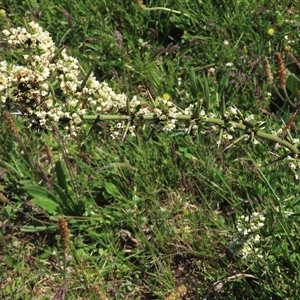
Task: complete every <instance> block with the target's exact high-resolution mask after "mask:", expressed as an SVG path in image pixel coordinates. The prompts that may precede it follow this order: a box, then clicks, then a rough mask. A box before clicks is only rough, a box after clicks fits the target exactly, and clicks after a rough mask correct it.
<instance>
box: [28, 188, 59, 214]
mask: <svg viewBox="0 0 300 300" xmlns="http://www.w3.org/2000/svg"><path fill="white" fill-rule="evenodd" d="M24 189H25V190H26V192H27V193H28V194H29V195H30V196H31V197H33V200H32V201H33V203H34V204H35V205H37V206H38V207H40V208H41V209H43V210H45V211H46V212H47V213H49V214H53V213H59V212H60V206H59V204H58V203H57V202H58V201H57V199H56V198H55V196H54V195H52V194H51V193H50V192H49V191H48V190H46V189H45V188H43V187H41V186H29V185H28V186H24Z"/></svg>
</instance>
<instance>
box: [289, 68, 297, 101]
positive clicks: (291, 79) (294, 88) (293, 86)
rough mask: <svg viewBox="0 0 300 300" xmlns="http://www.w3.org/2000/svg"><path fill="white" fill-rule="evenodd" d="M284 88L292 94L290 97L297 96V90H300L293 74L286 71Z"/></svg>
mask: <svg viewBox="0 0 300 300" xmlns="http://www.w3.org/2000/svg"><path fill="white" fill-rule="evenodd" d="M286 87H287V89H288V90H289V91H290V92H291V93H292V97H293V96H295V95H296V94H297V90H299V89H300V80H299V78H298V77H297V76H295V74H293V73H291V72H289V71H288V70H287V80H286Z"/></svg>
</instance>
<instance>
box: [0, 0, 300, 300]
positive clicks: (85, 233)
mask: <svg viewBox="0 0 300 300" xmlns="http://www.w3.org/2000/svg"><path fill="white" fill-rule="evenodd" d="M11 2H12V1H5V0H2V1H0V9H3V10H4V11H5V15H4V14H3V12H2V14H1V17H0V28H1V31H2V30H4V29H9V28H11V27H17V26H21V27H24V26H25V27H26V26H27V24H28V23H29V22H30V21H32V20H34V21H36V22H37V23H38V24H39V25H40V26H42V27H43V29H44V30H46V31H48V32H49V33H50V34H51V36H52V38H53V40H54V41H55V44H56V46H57V47H58V48H60V47H61V46H65V47H66V49H67V52H68V53H69V54H70V55H72V56H74V57H76V58H78V60H79V62H80V65H81V66H82V69H83V70H84V72H88V70H89V69H90V68H91V66H94V74H95V76H96V77H97V79H98V80H99V81H100V82H102V81H106V82H107V83H108V84H109V86H110V87H111V88H112V89H113V90H114V91H116V93H125V94H126V95H127V96H128V99H132V97H133V96H134V95H137V96H138V99H139V100H140V101H141V102H142V105H144V106H152V107H153V105H154V106H155V105H156V104H157V100H155V99H157V98H158V97H163V95H164V94H168V95H169V97H170V100H171V101H172V102H173V103H175V104H176V106H178V107H180V108H182V109H185V108H186V107H188V106H189V105H190V104H192V103H197V105H198V106H199V107H200V105H201V103H202V105H203V107H204V109H205V113H206V115H208V116H209V117H210V118H213V117H214V118H218V119H222V120H223V121H222V122H223V123H222V124H224V126H223V127H222V126H221V127H222V128H221V127H219V128H217V129H216V128H214V127H213V126H212V124H211V123H210V122H205V121H203V120H201V118H200V120H198V121H197V120H196V119H197V118H195V120H194V121H195V122H196V123H195V124H198V129H194V130H191V132H190V134H185V133H184V132H183V131H181V130H179V129H180V127H179V126H177V127H176V130H174V131H172V132H169V133H167V132H162V131H161V130H159V125H160V124H157V123H156V125H155V126H150V124H151V122H152V124H155V121H153V120H150V121H139V122H137V121H136V120H135V121H136V123H135V124H136V125H137V129H136V135H135V136H132V135H130V134H127V135H125V138H124V139H123V140H122V135H123V133H124V131H123V132H122V134H121V138H117V139H112V138H111V137H110V130H112V128H113V126H114V124H115V122H114V121H103V120H102V121H99V122H94V123H92V122H87V124H88V127H87V128H86V129H84V130H85V131H84V132H83V133H82V134H79V135H78V136H77V137H69V138H64V133H63V131H62V130H61V128H62V127H61V126H58V132H57V133H56V132H55V131H51V130H44V129H42V128H28V126H27V121H28V120H27V117H26V116H18V115H15V114H11V115H10V116H11V118H9V117H7V115H6V116H5V114H4V112H5V111H7V110H9V109H10V110H9V111H10V113H13V112H14V110H13V108H9V107H8V106H7V105H6V106H3V107H2V108H1V116H0V124H1V125H0V126H1V135H0V200H1V202H0V225H1V227H0V228H1V230H0V287H1V289H0V296H1V297H0V298H1V299H44V300H46V299H63V298H64V296H63V293H65V299H295V300H296V299H299V296H300V295H299V286H300V265H299V261H300V257H299V253H300V252H299V250H300V249H299V248H300V245H299V234H300V227H299V225H298V224H299V212H300V204H299V202H300V195H299V182H298V179H297V175H298V174H299V170H300V169H299V161H298V160H297V155H294V154H291V153H290V151H289V150H287V148H286V147H282V146H281V147H279V148H276V147H275V142H274V141H271V140H270V139H268V138H257V136H256V138H255V134H256V133H257V132H258V131H259V130H260V131H263V132H266V133H269V134H273V135H275V134H276V133H274V132H278V130H279V129H283V128H284V127H285V123H287V122H288V121H289V120H290V118H291V117H292V116H293V114H294V113H295V111H296V109H297V105H298V103H299V101H300V100H299V95H298V94H299V81H298V77H299V75H300V71H299V68H298V66H299V63H298V66H297V61H293V59H292V56H291V55H289V54H288V52H286V51H285V48H286V46H288V45H289V46H290V47H291V50H290V53H292V54H293V56H294V57H295V58H296V59H298V58H299V54H300V44H299V41H298V39H299V30H300V17H299V10H300V5H299V4H298V1H291V0H284V1H263V0H260V1H251V0H244V1H242V0H241V1H238V0H230V1H229V0H228V1H225V0H223V1H220V0H218V1H187V0H186V1H179V0H178V1H168V0H156V1H151V0H149V1H145V5H146V6H147V8H153V9H152V10H148V9H145V10H142V9H141V8H140V7H139V6H138V4H137V2H136V1H133V0H132V1H120V0H115V1H106V0H97V1H96V0H95V1H81V0H77V1H66V0H60V1H56V0H49V1H31V0H25V1H18V0H16V1H13V3H11ZM202 2H203V3H202ZM155 7H157V8H156V9H154V8H155ZM159 7H160V8H159ZM162 7H163V8H167V10H166V9H161V8H162ZM171 10H173V11H171ZM174 11H176V12H174ZM178 12H179V13H178ZM270 28H273V29H274V31H275V32H274V35H269V34H268V30H269V29H270ZM1 44H2V41H1ZM0 46H1V47H0V55H1V61H3V60H6V61H7V62H9V63H13V64H18V63H22V62H23V61H24V59H23V57H22V54H23V53H22V52H21V51H20V50H16V51H12V50H11V49H9V48H8V47H2V45H0ZM276 52H281V53H282V54H283V55H284V58H285V63H286V68H287V69H288V70H289V72H291V73H292V75H290V76H289V77H288V83H287V88H286V91H287V94H288V97H289V98H287V96H286V95H285V94H284V90H282V89H280V87H279V85H280V82H279V79H278V78H277V76H276V64H275V61H274V54H275V53H276ZM266 57H267V58H269V61H270V64H271V70H272V73H273V76H274V78H275V79H274V85H271V84H270V83H268V81H267V79H266V77H265V74H264V68H263V60H264V59H265V58H266ZM228 64H229V65H228ZM231 64H232V65H231ZM211 68H214V69H215V72H214V71H213V70H212V69H211ZM1 80H2V79H1V77H0V82H1ZM1 84H2V83H1ZM53 85H54V84H53ZM54 92H55V93H56V96H57V98H59V97H61V99H63V95H62V94H59V92H58V88H56V89H55V90H54ZM5 93H6V91H5V90H4V91H1V92H0V96H3V95H6V94H5ZM14 96H16V95H14ZM166 96H167V95H165V97H166ZM288 100H289V101H290V102H288ZM61 101H63V100H61ZM284 101H285V103H283V102H284ZM157 105H158V104H157ZM232 106H235V107H237V108H238V109H239V112H240V114H241V115H242V116H238V117H236V116H233V115H232V114H229V115H227V114H225V110H226V111H227V112H228V111H230V107H232ZM121 113H124V112H121ZM195 114H196V111H195ZM210 114H212V115H210ZM251 114H253V115H254V120H256V121H257V122H264V123H263V124H260V123H256V124H253V125H251V124H250V125H249V123H250V121H249V122H248V121H247V120H248V119H247V116H249V115H251ZM231 121H235V122H240V125H245V124H246V125H245V126H246V130H242V129H239V130H236V131H235V132H230V131H229V132H228V133H229V134H232V135H233V139H232V140H228V139H226V135H225V133H224V132H225V131H226V129H228V128H229V127H230V124H231V123H230V122H231ZM156 122H157V120H156ZM178 122H179V123H178V124H184V121H178ZM197 122H198V123H197ZM298 123H299V117H297V116H296V119H295V122H294V124H293V125H292V126H291V127H290V128H289V129H288V131H287V134H286V136H285V137H284V139H285V140H286V141H288V142H289V143H291V144H294V146H295V147H296V148H297V149H298V148H299V146H298V145H299V143H298V144H297V143H295V141H294V142H293V141H292V139H293V138H294V139H295V138H297V137H298V136H299V126H298ZM92 124H94V126H93V127H92ZM186 124H188V125H189V123H188V121H186ZM214 124H216V123H214ZM218 124H221V123H218ZM14 126H16V128H15V129H17V130H18V132H19V134H16V131H13V127H14ZM110 126H111V127H110ZM259 126H260V127H259ZM91 127H92V130H90V129H91ZM258 127H259V128H258ZM155 129H157V130H155ZM245 132H246V134H247V138H245V139H243V138H242V136H243V134H245ZM251 134H254V138H255V139H251ZM219 141H220V143H219ZM232 143H233V144H232ZM227 147H228V148H227ZM296 152H298V151H295V153H296ZM287 154H289V155H290V157H288V158H285V159H282V160H279V161H278V162H274V163H271V162H272V161H274V160H276V159H277V158H279V157H281V156H284V155H287ZM269 163H270V164H269ZM255 213H258V217H257V219H255V217H254V216H255ZM60 216H64V218H65V220H66V221H67V222H68V227H69V230H70V235H69V236H68V237H67V238H68V239H69V240H70V241H69V242H70V245H69V247H68V248H67V249H63V248H64V247H63V245H62V242H64V241H61V236H60V235H61V232H59V229H58V225H57V222H58V218H59V217H60ZM243 216H246V218H244V217H243ZM260 216H264V220H263V224H262V225H261V226H260V225H259V222H261V221H262V220H261V221H260V220H259V217H260ZM251 218H252V219H251ZM254 225H255V226H257V230H256V229H253V228H254V227H253V226H254ZM241 227H242V228H243V230H250V229H251V228H252V230H253V232H251V233H250V234H249V236H248V243H250V242H251V243H252V244H251V247H250V248H251V249H250V250H251V251H250V250H249V251H250V252H249V255H248V256H246V257H242V251H241V249H240V248H241V247H242V245H240V248H239V246H238V245H235V247H237V248H235V249H236V250H240V252H239V254H238V253H236V252H235V253H234V251H233V250H232V249H233V248H232V245H233V244H232V243H233V242H234V241H235V242H237V241H241V240H243V239H245V237H243V236H242V235H241V232H240V231H239V229H240V228H241ZM256 235H257V236H258V237H259V238H258V239H257V240H256V241H257V242H254V237H255V236H256ZM244 242H245V240H244ZM65 258H66V266H64V259H65ZM64 276H65V277H66V280H64ZM65 283H67V284H66V285H64V284H65ZM182 290H187V292H186V293H181V292H180V291H182ZM183 294H184V295H183ZM55 296H57V298H55Z"/></svg>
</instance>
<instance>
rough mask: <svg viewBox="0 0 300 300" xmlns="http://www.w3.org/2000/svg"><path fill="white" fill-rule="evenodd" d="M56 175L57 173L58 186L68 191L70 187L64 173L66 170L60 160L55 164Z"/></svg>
mask: <svg viewBox="0 0 300 300" xmlns="http://www.w3.org/2000/svg"><path fill="white" fill-rule="evenodd" d="M55 173H56V178H57V182H58V185H59V186H60V187H61V188H62V189H63V190H67V187H68V186H67V180H66V174H65V172H64V168H63V165H62V163H61V161H60V160H59V161H57V162H56V163H55Z"/></svg>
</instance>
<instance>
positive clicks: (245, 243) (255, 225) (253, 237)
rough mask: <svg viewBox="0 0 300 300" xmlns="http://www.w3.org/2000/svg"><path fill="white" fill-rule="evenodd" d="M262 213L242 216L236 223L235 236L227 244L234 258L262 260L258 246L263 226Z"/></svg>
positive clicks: (263, 218)
mask: <svg viewBox="0 0 300 300" xmlns="http://www.w3.org/2000/svg"><path fill="white" fill-rule="evenodd" d="M264 221H265V217H264V214H263V213H259V212H254V213H253V214H252V215H251V216H244V215H242V216H241V217H240V218H239V220H238V221H237V223H236V227H237V234H236V235H235V237H234V238H233V240H232V241H231V242H230V244H229V250H230V251H231V253H232V254H233V255H235V256H241V257H242V258H243V259H246V258H249V257H250V258H253V257H256V258H262V254H261V250H260V249H259V248H258V245H259V243H260V241H261V236H260V229H261V228H262V227H263V226H264Z"/></svg>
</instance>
